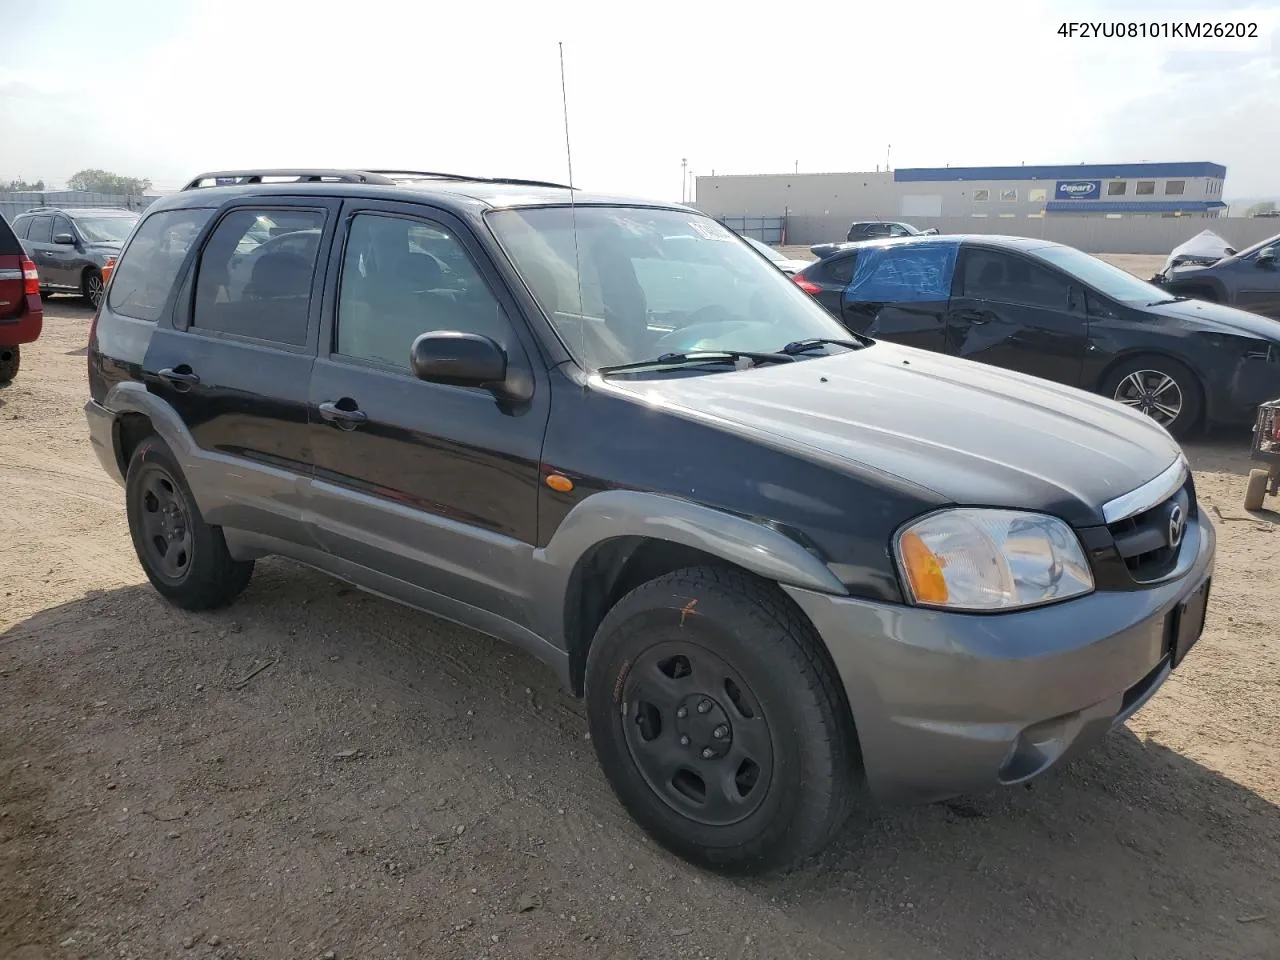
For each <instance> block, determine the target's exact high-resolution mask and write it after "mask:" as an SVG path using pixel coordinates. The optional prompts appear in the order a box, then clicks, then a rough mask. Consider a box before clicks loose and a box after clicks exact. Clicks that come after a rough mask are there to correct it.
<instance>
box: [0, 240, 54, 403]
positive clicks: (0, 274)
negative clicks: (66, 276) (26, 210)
mask: <svg viewBox="0 0 1280 960" xmlns="http://www.w3.org/2000/svg"><path fill="white" fill-rule="evenodd" d="M43 326H44V304H42V303H41V302H40V277H39V276H38V275H37V273H36V265H35V264H34V263H32V262H31V260H29V259H28V258H27V255H26V253H24V252H23V249H22V244H21V243H19V242H18V238H17V237H16V236H15V235H14V233H13V229H12V228H11V227H10V226H9V223H8V221H7V220H5V218H4V217H3V216H0V384H3V383H8V382H9V381H10V380H12V379H13V378H14V377H16V376H17V375H18V365H19V363H20V362H21V359H22V351H21V347H22V344H24V343H31V342H32V341H34V340H38V339H39V338H40V330H41V328H42V327H43Z"/></svg>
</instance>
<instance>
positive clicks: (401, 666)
mask: <svg viewBox="0 0 1280 960" xmlns="http://www.w3.org/2000/svg"><path fill="white" fill-rule="evenodd" d="M88 323H89V313H88V311H87V310H85V309H84V308H82V307H79V306H76V305H74V301H66V300H63V299H61V298H56V299H54V300H53V301H51V302H50V304H49V309H48V314H47V321H46V328H45V335H44V337H43V338H42V339H41V340H40V341H39V342H38V343H37V344H36V345H34V346H33V347H31V348H29V349H28V350H27V351H26V352H25V356H24V368H23V372H22V374H21V375H20V377H19V379H18V380H17V381H16V382H15V383H14V384H13V385H12V386H10V387H8V388H7V389H4V390H0V490H3V496H0V578H2V580H3V582H2V583H0V960H54V958H57V960H63V958H67V960H71V958H75V960H106V958H112V960H152V958H170V957H173V958H177V957H190V958H193V960H196V958H198V960H232V958H235V960H276V958H280V960H285V958H288V960H315V958H321V957H335V958H337V960H356V958H361V960H375V958H406V960H408V958H445V960H453V958H458V960H480V958H508V957H522V958H565V960H577V958H608V960H624V958H627V960H630V958H665V957H690V958H723V960H773V958H791V957H795V958H823V960H836V958H853V960H862V958H865V960H916V958H921V960H924V958H929V960H934V958H953V960H969V958H988V957H996V958H1006V957H1007V958H1019V960H1029V958H1055V960H1057V958H1068V957H1069V958H1072V960H1085V958H1099V960H1117V958H1120V960H1130V958H1136V960H1178V958H1185V960H1204V958H1214V960H1236V958H1258V960H1263V958H1267V960H1276V958H1277V957H1280V887H1278V881H1277V876H1280V808H1278V807H1277V803H1280V749H1278V748H1280V723H1278V720H1280V717H1278V714H1280V626H1278V625H1277V623H1278V621H1277V617H1276V614H1275V610H1276V604H1277V599H1278V598H1280V589H1278V587H1280V583H1278V578H1277V576H1276V572H1275V571H1276V568H1277V565H1278V564H1280V533H1277V530H1278V529H1280V528H1278V527H1277V519H1278V518H1277V516H1276V515H1275V514H1270V513H1264V514H1259V515H1256V516H1248V515H1246V514H1245V513H1244V512H1243V510H1242V508H1241V506H1240V503H1241V498H1242V495H1243V488H1244V482H1243V474H1244V473H1245V472H1246V471H1247V468H1248V460H1247V455H1246V450H1247V442H1248V435H1247V432H1240V431H1236V432H1232V433H1229V434H1227V435H1224V436H1218V437H1215V438H1213V439H1212V440H1209V441H1204V442H1197V443H1195V444H1193V445H1191V446H1190V447H1189V448H1188V452H1189V454H1190V455H1191V457H1192V459H1193V461H1194V464H1195V467H1196V471H1197V473H1196V479H1197V484H1198V486H1199V490H1200V495H1201V498H1202V502H1203V504H1204V505H1205V507H1206V509H1209V510H1211V511H1212V513H1213V516H1214V519H1215V522H1216V523H1217V529H1218V533H1219V537H1220V557H1219V561H1218V571H1217V578H1216V581H1215V582H1216V595H1215V597H1214V600H1213V602H1212V607H1211V610H1210V613H1209V619H1208V627H1207V633H1206V635H1205V636H1204V638H1203V640H1202V641H1201V643H1200V645H1199V646H1198V647H1197V648H1196V649H1195V650H1194V651H1193V653H1192V654H1191V656H1190V658H1189V659H1188V661H1187V662H1186V663H1185V665H1184V666H1183V668H1182V669H1181V671H1180V672H1179V673H1178V675H1176V676H1175V677H1173V678H1172V679H1171V680H1170V681H1169V683H1168V684H1167V685H1166V686H1165V688H1164V689H1163V691H1162V692H1161V693H1160V694H1159V695H1158V696H1157V697H1156V698H1155V699H1154V700H1153V701H1152V702H1151V703H1150V704H1148V705H1147V706H1146V708H1145V709H1143V710H1142V711H1141V712H1140V713H1139V714H1138V715H1137V716H1136V717H1135V718H1134V719H1133V720H1132V721H1131V722H1130V723H1129V724H1128V729H1127V730H1122V731H1117V733H1116V734H1114V735H1113V736H1112V737H1110V738H1109V740H1108V741H1107V742H1106V743H1105V744H1104V745H1103V746H1102V747H1101V748H1100V749H1098V750H1096V751H1095V752H1093V753H1092V754H1090V755H1087V756H1086V757H1084V758H1082V759H1081V760H1079V761H1077V762H1076V763H1075V764H1073V765H1071V766H1070V767H1068V768H1066V769H1063V770H1060V771H1057V772H1056V773H1054V774H1052V775H1050V776H1048V777H1047V778H1046V779H1043V780H1041V781H1038V782H1036V783H1035V784H1034V785H1033V788H1031V789H1018V790H1013V791H1009V792H1007V793H1003V794H998V795H994V796H984V797H979V798H974V799H969V800H964V801H962V802H953V803H949V804H943V805H935V806H930V807H925V808H919V809H906V810H866V811H863V812H860V813H858V814H857V815H855V817H854V818H853V820H852V821H851V822H850V824H849V826H848V828H847V830H846V831H845V832H844V833H843V835H842V836H841V837H840V839H839V840H838V842H837V843H836V844H835V846H834V847H833V848H832V849H831V850H830V851H829V852H828V853H827V854H826V855H824V856H823V857H822V858H821V859H820V860H819V861H817V862H815V863H812V864H810V865H807V866H805V867H803V868H802V869H799V870H797V871H795V872H793V873H792V874H790V875H787V876H785V877H779V878H773V879H769V880H751V881H730V880H725V879H721V878H718V877H716V876H713V875H710V874H706V873H702V872H700V871H698V870H696V869H693V868H691V867H689V866H687V865H686V864H684V863H682V862H680V861H678V860H676V859H674V858H672V857H670V856H668V855H667V854H665V853H663V852H662V851H660V850H657V849H655V847H654V846H653V844H651V843H650V842H648V841H647V840H646V838H645V837H644V836H643V835H642V834H641V832H640V831H639V830H638V829H637V828H636V827H635V826H634V825H633V824H632V823H631V821H630V820H629V819H628V818H627V817H626V816H625V814H624V813H623V812H622V810H621V809H620V808H619V806H618V805H617V804H616V803H615V801H614V799H613V797H612V795H611V794H610V792H609V790H608V787H607V785H606V783H605V781H604V779H603V777H602V776H601V774H600V773H599V772H598V771H597V768H596V765H595V762H594V758H593V756H592V753H591V744H590V743H589V742H588V741H587V740H586V738H585V733H586V724H585V721H584V719H583V713H582V709H581V707H580V705H579V704H578V703H577V702H575V701H573V700H572V699H570V698H569V697H567V696H566V695H564V694H563V693H562V692H560V690H559V688H558V687H557V686H556V684H555V683H554V681H553V680H552V679H551V677H550V676H549V675H547V674H546V673H544V672H543V670H542V669H541V668H540V667H538V666H536V665H535V664H534V663H533V661H531V660H529V659H527V658H526V657H525V656H523V655H522V654H520V653H518V652H515V651H513V650H510V649H507V648H505V647H503V646H501V645H500V644H498V643H496V642H494V641H491V640H488V639H486V638H483V637H480V636H477V635H473V634H470V633H467V632H464V631H461V630H458V629H456V628H453V627H450V626H448V625H446V624H443V623H440V622H437V621H435V620H433V619H432V618H430V617H427V616H423V615H421V614H417V613H414V612H411V611H408V610H405V609H401V608H399V607H397V606H395V605H393V604H391V603H389V602H385V601H382V600H379V599H376V598H373V597H370V596H366V595H364V594H361V593H359V592H357V591H353V590H351V589H348V588H346V587H344V586H343V585H341V584H339V583H336V582H334V581H331V580H328V579H326V578H324V577H323V576H321V575H320V574H317V573H314V572H311V571H309V570H307V569H304V568H302V567H299V566H297V565H295V564H293V563H290V562H285V561H281V560H269V561H265V562H261V563H260V564H259V566H258V572H257V574H256V575H255V578H254V581H253V583H252V584H251V586H250V587H249V589H248V591H247V592H246V593H245V595H244V597H243V598H242V599H241V601H240V602H239V603H238V604H237V605H235V606H234V607H233V608H231V609H229V610H227V611H223V612H218V613H212V614H205V615H188V614H184V613H180V612H178V611H176V610H174V609H171V608H169V607H167V606H165V605H164V604H163V603H162V602H160V600H159V599H158V598H157V595H156V594H155V593H154V591H152V590H151V589H150V587H149V586H147V585H145V581H144V578H143V575H142V572H141V570H140V569H139V567H138V564H137V562H136V560H135V559H134V555H133V551H132V548H131V546H130V541H129V535H128V532H127V529H126V525H125V520H124V509H123V502H122V496H121V491H120V490H119V489H118V488H117V487H116V486H115V485H114V484H113V483H112V482H111V481H109V480H108V479H107V477H106V476H105V475H104V474H103V472H102V471H101V469H100V468H99V466H98V464H97V462H96V460H95V459H94V458H93V455H92V454H91V453H90V451H89V447H88V444H87V441H86V437H85V426H84V420H83V414H82V413H81V405H82V403H83V401H84V399H85V393H86V386H85V359H84V352H85V342H86V335H87V330H88Z"/></svg>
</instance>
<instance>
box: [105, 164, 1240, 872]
mask: <svg viewBox="0 0 1280 960" xmlns="http://www.w3.org/2000/svg"><path fill="white" fill-rule="evenodd" d="M273 181H274V182H273ZM206 184H208V185H207V186H206ZM219 184H222V185H219ZM88 365H89V386H90V393H91V395H92V398H91V399H90V400H89V401H88V403H87V404H86V406H85V412H86V415H87V417H88V424H89V434H90V438H91V441H92V444H93V447H94V449H95V451H96V453H97V455H98V457H99V459H100V461H101V463H102V465H103V467H104V468H105V469H106V470H107V471H108V472H109V473H111V474H112V475H113V476H114V477H115V478H116V480H117V481H119V482H120V483H122V484H123V485H124V488H125V502H126V509H127V514H128V518H129V527H130V531H131V534H132V537H133V543H134V547H135V549H136V551H137V554H138V557H139V559H140V561H141V563H142V566H143V569H144V570H145V571H146V573H147V576H148V577H149V578H150V580H151V582H152V584H154V586H155V588H156V589H157V590H158V591H160V593H162V594H163V595H164V596H165V597H167V598H169V599H170V600H171V601H172V602H174V603H175V604H177V605H179V606H181V607H185V608H188V609H199V608H210V607H215V606H219V605H222V604H226V603H229V602H231V601H232V600H233V599H234V598H235V596H236V595H237V594H238V593H239V592H240V591H241V590H243V589H244V588H245V587H246V585H247V584H248V583H249V579H250V575H251V573H252V571H253V565H254V561H255V560H256V559H257V558H260V557H263V556H266V555H270V554H279V555H283V556H286V557H292V558H295V559H297V560H300V561H302V562H304V563H307V564H310V565H312V566H314V567H317V568H319V569H321V570H323V571H326V572H328V573H330V574H332V575H334V576H336V577H340V578H342V579H344V580H347V581H350V582H352V583H354V584H356V585H358V586H360V587H362V588H365V589H367V590H370V591H373V592H376V593H378V594H381V595H383V596H386V597H391V598H393V599H395V600H399V601H401V602H403V603H406V604H409V605H412V606H415V607H418V608H421V609H423V610H426V611H429V612H431V613H434V614H436V615H437V616H441V617H445V618H447V619H450V620H453V621H455V622H457V623H460V624H464V625H466V626H468V627H472V628H474V629H476V630H480V631H483V632H485V633H488V634H491V635H493V636H496V637H500V638H503V639H505V640H507V641H510V642H511V643H514V644H516V645H517V646H519V647H521V648H523V649H524V650H526V651H528V652H529V653H531V654H532V655H533V656H534V657H536V658H537V659H538V660H540V661H542V662H544V663H546V664H547V665H549V666H550V667H551V668H552V669H554V670H555V671H556V673H557V674H558V675H559V677H560V678H561V679H562V680H563V682H564V683H565V685H566V686H567V687H568V688H569V690H571V691H572V692H573V693H575V694H577V695H582V696H585V698H586V701H587V714H588V718H589V724H590V732H591V737H592V742H593V744H594V747H595V749H596V752H597V755H598V757H599V759H600V761H601V765H602V767H603V769H604V772H605V774H606V775H607V777H608V778H609V781H610V782H611V784H612V785H613V787H614V789H615V791H616V792H617V794H618V796H619V798H620V799H621V801H622V803H623V804H624V805H625V806H626V807H627V809H628V810H629V811H630V812H631V813H632V815H633V816H635V818H636V819H637V820H638V821H639V822H640V823H641V824H642V825H643V826H644V827H645V829H647V830H648V831H649V832H650V833H651V834H653V835H654V836H655V837H656V838H657V839H658V840H659V841H660V842H662V843H663V844H665V845H667V846H668V847H670V848H671V849H673V850H676V851H678V852H679V853H681V854H682V855H684V856H687V857H690V858H693V859H695V860H698V861H700V862H703V863H706V864H710V865H712V866H716V867H719V868H722V869H726V870H727V869H737V870H759V869H767V868H771V867H778V866H780V865H785V864H788V863H792V862H794V861H796V860H798V859H800V858H803V857H805V856H806V855H808V854H810V853H812V852H814V851H815V850H817V849H819V848H820V847H821V846H822V845H823V844H824V843H825V842H826V841H827V840H828V839H829V838H830V837H831V836H832V834H833V832H834V831H835V830H836V829H837V828H838V827H839V825H840V824H841V823H842V822H843V820H844V818H845V815H846V813H847V812H848V811H849V810H850V808H851V806H852V805H853V804H854V803H855V802H856V800H857V798H858V797H859V796H860V795H861V791H863V790H865V791H866V792H867V793H869V794H870V795H872V796H876V797H879V798H887V799H899V800H917V801H927V800H934V799H940V798H944V797H948V796H953V795H955V794H958V793H970V792H973V791H977V790H982V789H984V788H991V787H996V786H999V785H1006V784H1014V783H1022V782H1024V781H1026V780H1029V779H1031V778H1032V777H1035V776H1037V775H1039V774H1041V773H1043V772H1044V771H1046V770H1049V769H1051V768H1053V767H1054V766H1055V765H1056V764H1057V763H1058V762H1059V761H1060V760H1062V759H1063V758H1064V757H1066V756H1069V755H1071V754H1072V753H1074V752H1075V751H1077V750H1080V749H1083V748H1085V747H1086V746H1088V745H1089V744H1091V743H1093V742H1095V741H1096V740H1098V739H1099V738H1100V737H1101V736H1102V735H1104V734H1105V733H1106V732H1107V731H1108V730H1109V729H1111V728H1112V727H1114V726H1115V725H1117V724H1120V723H1123V721H1124V720H1125V718H1127V717H1128V716H1129V715H1130V714H1132V713H1133V712H1134V711H1135V710H1137V709H1138V708H1139V707H1141V705H1142V704H1143V703H1145V702H1146V700H1147V699H1148V698H1149V697H1151V696H1152V695H1153V694H1154V693H1155V691H1156V690H1157V689H1158V688H1159V687H1160V685H1161V684H1162V683H1163V682H1164V680H1165V679H1166V678H1167V677H1168V676H1169V675H1170V671H1172V670H1176V669H1177V668H1178V665H1179V663H1180V661H1181V660H1182V658H1183V657H1184V656H1185V654H1186V652H1187V650H1188V648H1189V647H1190V646H1191V645H1192V644H1193V643H1194V642H1195V641H1196V639H1197V637H1198V636H1199V635H1200V631H1201V628H1202V626H1203V621H1204V611H1205V604H1206V601H1207V598H1208V596H1209V590H1210V583H1211V574H1212V570H1213V557H1214V544H1215V539H1214V532H1213V527H1212V525H1211V524H1210V522H1209V520H1208V519H1207V517H1206V516H1205V515H1204V513H1203V512H1202V511H1200V509H1199V508H1198V505H1197V502H1196V497H1195V488H1194V485H1193V483H1192V479H1191V476H1190V473H1189V471H1188V468H1187V463H1186V460H1185V459H1184V457H1183V456H1182V453H1181V451H1180V449H1179V447H1178V445H1177V444H1176V443H1175V442H1174V441H1173V440H1172V439H1171V438H1170V436H1169V434H1168V433H1167V432H1165V431H1164V430H1163V429H1161V428H1160V427H1159V426H1158V425H1156V424H1155V423H1154V422H1153V421H1152V420H1151V419H1150V418H1148V417H1145V416H1142V415H1141V414H1139V413H1136V412H1133V411H1131V410H1129V409H1126V408H1125V407H1123V406H1122V405H1120V404H1117V403H1114V402H1112V401H1110V400H1105V399H1102V398H1098V397H1093V396H1090V395H1088V394H1085V393H1082V392H1080V391H1077V390H1074V389H1071V388H1068V387H1063V386H1058V385H1056V384H1051V383H1048V382H1046V381H1043V380H1038V379H1034V378H1031V377H1027V376H1021V375H1019V374H1015V373H1010V372H1006V371H997V370H993V369H991V368H988V367H985V366H983V365H981V364H975V363H971V362H968V361H964V360H960V359H956V358H951V357H945V356H939V355H936V354H932V353H928V352H925V351H921V350H916V349H913V348H910V347H907V346H902V345H898V344H891V343H880V342H877V341H874V340H871V339H868V338H866V337H863V336H860V335H858V334H850V333H849V332H848V331H846V330H844V329H843V328H842V327H841V326H840V324H839V323H838V322H837V321H836V320H835V319H834V318H832V317H831V316H829V315H828V314H827V313H826V311H824V310H823V309H822V307H820V306H819V305H818V304H817V303H816V302H814V301H813V300H812V299H811V298H810V297H808V296H806V295H805V294H804V293H803V292H802V291H801V290H800V289H799V288H798V287H797V286H796V285H795V284H794V283H793V282H792V281H791V280H789V279H788V278H787V277H786V276H785V275H784V274H782V273H780V272H779V271H778V270H776V269H775V268H774V267H773V266H772V264H770V262H769V261H768V260H767V259H766V258H765V257H763V256H761V255H760V254H759V253H758V252H756V251H755V250H753V249H752V248H751V247H750V246H749V245H748V244H747V243H745V242H744V241H743V240H742V239H741V238H739V237H737V236H735V235H734V234H732V233H731V232H729V231H728V230H726V229H725V228H724V227H723V226H721V225H720V224H718V223H716V222H715V221H714V220H712V219H710V218H708V217H706V216H703V215H702V214H700V213H698V212H696V211H694V210H690V209H687V208H685V207H681V206H677V205H671V204H653V203H645V202H642V201H637V200H624V199H613V198H608V197H603V196H595V195H590V194H585V193H582V192H581V191H578V190H570V189H569V188H566V187H563V186H558V185H554V184H542V183H533V182H528V181H509V180H485V179H478V178H464V177H451V176H447V175H443V174H427V173H407V174H395V173H389V172H386V171H349V170H328V171H326V170H304V171H289V172H278V171H277V172H270V171H261V172H244V171H233V172H229V173H222V174H209V175H205V176H203V177H201V178H197V179H196V180H194V181H192V183H191V184H190V185H189V186H188V187H187V188H186V189H184V190H183V191H181V192H179V193H177V194H175V195H173V196H170V197H166V198H164V199H162V200H160V201H159V202H157V203H156V204H154V205H153V206H152V207H151V208H149V209H148V211H147V213H146V215H145V217H144V219H143V220H142V222H141V223H140V224H139V225H138V227H137V229H136V230H135V232H134V233H133V235H132V237H131V239H130V240H129V242H128V245H127V246H126V248H125V250H124V252H123V253H122V255H121V258H120V262H119V264H118V265H117V267H116V269H115V271H114V273H113V274H112V276H111V278H110V281H109V284H108V288H107V295H106V298H105V300H104V302H103V304H102V306H101V308H100V309H99V311H98V313H97V315H96V317H95V319H94V323H93V328H92V333H91V335H90V343H89V359H88Z"/></svg>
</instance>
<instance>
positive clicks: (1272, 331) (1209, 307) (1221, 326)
mask: <svg viewBox="0 0 1280 960" xmlns="http://www.w3.org/2000/svg"><path fill="white" fill-rule="evenodd" d="M1181 275H1182V271H1178V276H1181ZM1141 309H1143V310H1144V312H1146V313H1150V314H1154V315H1155V316H1158V317H1172V318H1174V319H1177V320H1181V321H1183V322H1185V323H1190V324H1191V325H1193V326H1195V327H1196V328H1198V329H1200V330H1204V331H1206V332H1209V333H1232V334H1238V335H1243V336H1248V337H1260V338H1261V339H1264V340H1270V341H1272V342H1273V343H1280V320H1271V319H1268V318H1267V317H1263V316H1259V315H1258V314H1256V313H1250V312H1249V311H1248V310H1239V309H1237V308H1235V307H1228V306H1226V305H1224V304H1221V303H1210V302H1209V301H1207V300H1179V301H1176V302H1174V303H1160V304H1156V305H1155V306H1151V307H1144V308H1141Z"/></svg>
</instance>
